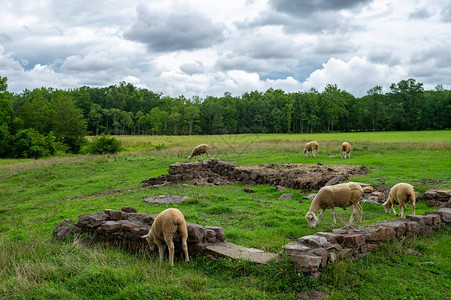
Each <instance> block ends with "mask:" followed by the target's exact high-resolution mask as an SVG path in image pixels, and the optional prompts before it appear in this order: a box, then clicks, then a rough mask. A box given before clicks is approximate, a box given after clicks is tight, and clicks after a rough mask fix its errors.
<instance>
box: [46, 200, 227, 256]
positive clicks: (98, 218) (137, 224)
mask: <svg viewBox="0 0 451 300" xmlns="http://www.w3.org/2000/svg"><path fill="white" fill-rule="evenodd" d="M156 216H157V215H153V214H148V213H139V212H136V210H135V209H134V208H133V207H123V208H122V210H113V209H105V210H104V212H97V213H93V214H83V215H80V216H79V217H78V222H76V223H75V224H71V223H72V220H64V221H63V222H61V223H60V224H59V225H58V226H57V227H56V228H55V230H54V231H53V234H54V235H55V236H56V237H57V238H58V239H60V240H64V239H65V238H66V237H67V236H68V235H70V234H73V233H92V235H90V238H92V239H93V241H96V242H104V243H108V244H114V245H121V246H124V247H126V248H128V249H130V250H132V251H143V250H147V249H149V248H148V246H147V243H146V240H145V239H143V238H141V236H143V235H146V234H147V233H148V232H149V229H150V227H151V226H152V223H153V221H154V220H155V217H156ZM186 226H187V228H188V240H187V242H188V250H189V254H190V255H192V256H194V255H197V254H200V253H203V252H204V251H205V248H206V247H207V246H208V245H210V244H214V243H218V242H224V241H225V235H224V232H223V230H222V228H221V227H216V226H205V227H203V226H200V225H198V224H194V223H186ZM175 244H176V254H177V253H179V252H180V250H181V249H180V245H179V243H175Z"/></svg>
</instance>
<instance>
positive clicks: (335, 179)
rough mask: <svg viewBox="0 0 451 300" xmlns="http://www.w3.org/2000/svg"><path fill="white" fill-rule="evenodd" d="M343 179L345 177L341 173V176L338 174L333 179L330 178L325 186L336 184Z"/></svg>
mask: <svg viewBox="0 0 451 300" xmlns="http://www.w3.org/2000/svg"><path fill="white" fill-rule="evenodd" d="M342 180H344V177H343V176H341V175H340V176H337V177H335V178H332V179H331V180H329V181H328V182H327V183H326V184H325V186H330V185H336V184H338V183H340V182H342Z"/></svg>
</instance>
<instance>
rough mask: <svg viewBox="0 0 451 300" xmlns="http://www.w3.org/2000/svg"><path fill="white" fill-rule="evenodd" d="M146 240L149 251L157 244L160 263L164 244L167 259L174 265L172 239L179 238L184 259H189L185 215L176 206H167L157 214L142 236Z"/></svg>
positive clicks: (163, 252)
mask: <svg viewBox="0 0 451 300" xmlns="http://www.w3.org/2000/svg"><path fill="white" fill-rule="evenodd" d="M142 238H145V239H146V240H147V244H148V245H149V248H150V250H151V251H154V250H155V246H158V252H159V254H160V263H161V261H162V260H163V258H164V254H165V252H166V245H167V246H168V247H169V261H170V262H171V266H173V265H174V239H178V238H180V239H181V241H182V249H183V252H184V253H185V261H189V255H188V245H187V243H186V240H187V239H188V229H187V227H186V222H185V217H184V216H183V214H182V213H181V212H180V211H179V210H178V209H176V208H168V209H166V210H164V211H162V212H161V213H159V214H158V215H157V217H156V218H155V221H154V222H153V224H152V226H151V228H150V230H149V233H148V234H147V235H144V236H142Z"/></svg>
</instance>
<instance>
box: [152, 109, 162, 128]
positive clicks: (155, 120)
mask: <svg viewBox="0 0 451 300" xmlns="http://www.w3.org/2000/svg"><path fill="white" fill-rule="evenodd" d="M150 120H151V124H152V133H153V134H155V133H161V130H162V129H163V124H164V115H163V113H162V111H161V110H160V108H159V107H154V108H152V110H151V111H150Z"/></svg>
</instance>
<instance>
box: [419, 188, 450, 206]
mask: <svg viewBox="0 0 451 300" xmlns="http://www.w3.org/2000/svg"><path fill="white" fill-rule="evenodd" d="M423 199H424V200H426V203H427V205H429V206H438V207H451V190H449V189H444V190H435V189H430V190H427V191H425V192H424V193H423Z"/></svg>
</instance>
